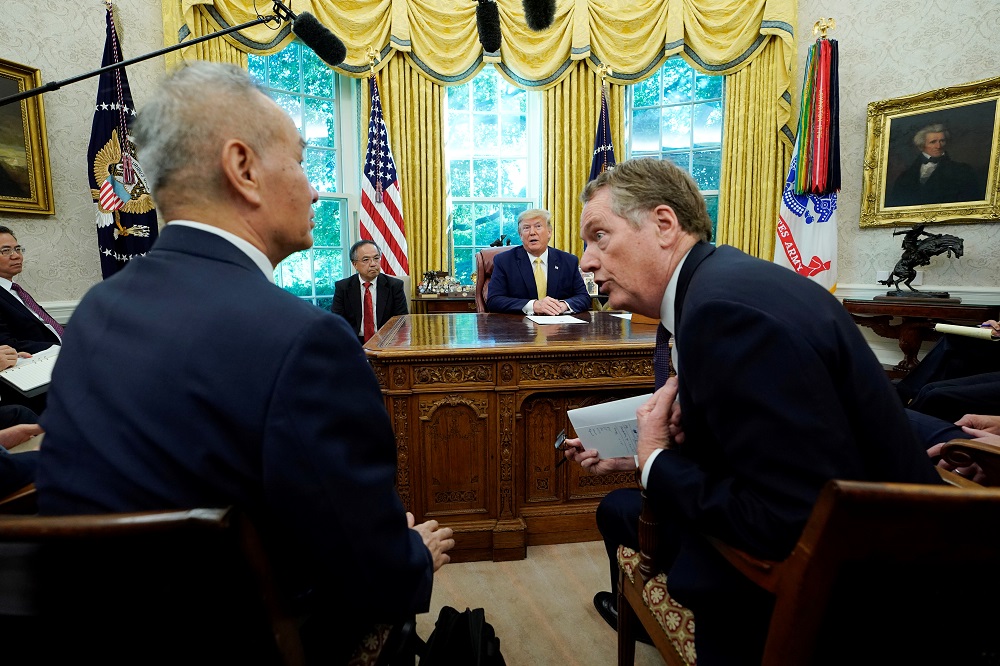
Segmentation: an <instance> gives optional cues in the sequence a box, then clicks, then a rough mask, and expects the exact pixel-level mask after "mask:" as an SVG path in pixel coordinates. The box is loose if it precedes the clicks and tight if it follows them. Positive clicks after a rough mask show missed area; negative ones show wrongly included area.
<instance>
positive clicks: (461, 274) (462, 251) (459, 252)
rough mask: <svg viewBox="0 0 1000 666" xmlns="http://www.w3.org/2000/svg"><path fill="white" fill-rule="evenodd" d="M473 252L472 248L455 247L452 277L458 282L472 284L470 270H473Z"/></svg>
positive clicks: (474, 252)
mask: <svg viewBox="0 0 1000 666" xmlns="http://www.w3.org/2000/svg"><path fill="white" fill-rule="evenodd" d="M475 254H476V250H474V249H473V248H471V247H470V248H455V271H454V275H452V277H454V278H455V279H456V280H457V281H458V282H459V283H460V284H472V271H473V270H475V265H476V264H475Z"/></svg>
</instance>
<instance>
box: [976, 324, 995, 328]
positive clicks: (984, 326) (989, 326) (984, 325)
mask: <svg viewBox="0 0 1000 666" xmlns="http://www.w3.org/2000/svg"><path fill="white" fill-rule="evenodd" d="M979 328H993V324H980V325H979Z"/></svg>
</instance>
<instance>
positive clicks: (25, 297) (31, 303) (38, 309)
mask: <svg viewBox="0 0 1000 666" xmlns="http://www.w3.org/2000/svg"><path fill="white" fill-rule="evenodd" d="M10 286H11V288H12V289H13V290H14V291H16V292H17V295H18V296H20V297H21V302H22V303H24V306H25V307H26V308H28V309H29V310H31V311H32V312H34V313H35V314H36V315H38V316H39V318H40V319H41V320H42V321H43V322H45V323H46V324H48V325H49V326H51V327H52V328H53V329H55V332H56V333H58V334H59V337H60V338H61V337H62V336H63V327H62V324H60V323H59V322H57V321H56V320H55V319H53V318H52V315H50V314H49V313H48V312H46V311H45V308H43V307H42V306H41V305H39V304H38V303H37V301H35V299H33V298H32V297H31V294H29V293H28V292H26V291H25V290H24V287H22V286H21V285H19V284H16V283H13V282H12V283H11V285H10Z"/></svg>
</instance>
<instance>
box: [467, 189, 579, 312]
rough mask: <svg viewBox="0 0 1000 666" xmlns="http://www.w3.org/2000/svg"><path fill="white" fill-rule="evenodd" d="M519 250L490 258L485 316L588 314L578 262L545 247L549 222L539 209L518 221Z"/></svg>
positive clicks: (550, 232) (523, 214) (548, 236)
mask: <svg viewBox="0 0 1000 666" xmlns="http://www.w3.org/2000/svg"><path fill="white" fill-rule="evenodd" d="M517 233H518V234H519V235H520V236H521V246H520V247H515V248H514V249H512V250H508V251H507V252H501V253H499V254H497V255H496V256H495V257H494V258H493V275H492V277H491V278H490V286H489V291H488V293H487V297H486V309H487V311H489V312H508V313H512V314H529V315H530V314H537V315H558V314H564V313H567V312H583V311H584V310H589V309H590V303H591V301H590V294H588V293H587V286H586V285H585V284H584V283H583V276H582V275H581V274H580V260H579V259H577V258H576V257H575V256H574V255H572V254H570V253H569V252H563V251H562V250H557V249H555V248H554V247H549V239H550V238H552V219H551V215H550V214H549V211H547V210H543V209H541V208H532V209H530V210H526V211H524V212H523V213H521V214H520V215H518V216H517Z"/></svg>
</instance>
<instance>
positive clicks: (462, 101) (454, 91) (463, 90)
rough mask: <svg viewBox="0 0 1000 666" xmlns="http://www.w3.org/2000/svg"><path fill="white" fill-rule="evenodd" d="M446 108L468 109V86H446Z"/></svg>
mask: <svg viewBox="0 0 1000 666" xmlns="http://www.w3.org/2000/svg"><path fill="white" fill-rule="evenodd" d="M448 109H450V110H451V111H468V110H469V86H468V85H464V86H452V87H450V88H448Z"/></svg>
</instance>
